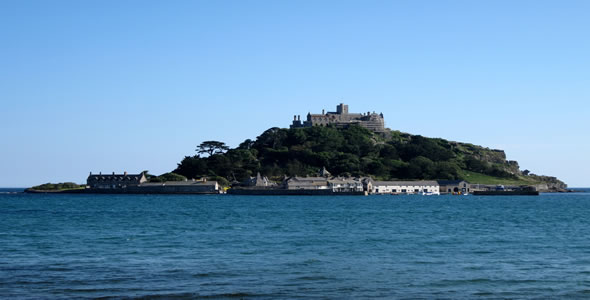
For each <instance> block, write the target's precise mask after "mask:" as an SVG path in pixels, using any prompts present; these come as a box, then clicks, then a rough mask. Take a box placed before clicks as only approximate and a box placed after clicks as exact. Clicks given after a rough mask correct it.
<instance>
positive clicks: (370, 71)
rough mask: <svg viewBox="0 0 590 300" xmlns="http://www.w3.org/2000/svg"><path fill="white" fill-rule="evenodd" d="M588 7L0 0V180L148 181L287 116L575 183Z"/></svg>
mask: <svg viewBox="0 0 590 300" xmlns="http://www.w3.org/2000/svg"><path fill="white" fill-rule="evenodd" d="M589 11H590V1H340V0H339V1H290V2H287V1H158V2H156V1H153V2H151V1H20V0H18V1H6V0H4V1H1V2H0V107H1V109H0V145H1V146H0V186H4V187H7V186H17V187H21V186H22V187H24V186H31V185H35V184H39V183H45V182H61V181H75V182H85V179H86V176H87V175H88V172H90V171H92V172H99V171H102V172H112V171H116V172H123V171H128V172H140V171H142V170H146V169H147V170H150V172H151V173H154V174H160V173H164V172H167V171H170V170H172V169H174V168H175V167H176V164H177V162H179V161H180V160H181V159H182V158H183V157H184V156H185V155H193V154H194V153H195V152H194V149H195V147H196V145H198V144H199V143H200V142H202V141H204V140H212V139H213V140H221V141H224V142H226V143H227V144H229V145H230V146H237V144H239V143H240V142H242V141H243V140H245V139H247V138H255V137H256V136H258V135H259V134H260V133H261V132H262V131H264V130H265V129H267V128H269V127H273V126H279V127H287V126H288V125H289V124H290V122H291V120H292V118H293V115H294V114H300V115H302V116H304V115H305V114H307V112H308V111H312V112H320V111H321V110H322V109H326V110H334V109H335V106H336V105H337V104H338V103H340V102H344V103H347V104H349V105H350V110H351V111H352V112H365V111H369V110H370V111H377V112H383V114H384V115H385V121H386V126H387V127H389V128H392V129H397V130H401V131H405V132H410V133H413V134H421V135H424V136H429V137H443V138H446V139H450V140H456V141H463V142H471V143H474V144H479V145H484V146H487V147H490V148H500V149H504V150H506V153H507V155H508V158H509V159H512V160H518V161H519V162H520V165H521V168H522V169H529V170H531V171H533V172H534V173H537V174H546V175H555V176H557V177H559V178H561V179H563V180H564V181H566V182H567V183H568V184H569V185H570V186H590V173H589V172H588V171H589V170H590V158H589V154H590V141H589V138H588V130H589V129H590V121H589V119H590V38H589V32H590V18H588V12H589Z"/></svg>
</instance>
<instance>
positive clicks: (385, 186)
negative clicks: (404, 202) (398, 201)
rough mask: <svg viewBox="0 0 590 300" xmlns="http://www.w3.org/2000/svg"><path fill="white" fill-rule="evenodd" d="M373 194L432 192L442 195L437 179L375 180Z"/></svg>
mask: <svg viewBox="0 0 590 300" xmlns="http://www.w3.org/2000/svg"><path fill="white" fill-rule="evenodd" d="M371 192H372V193H373V194H431V195H440V188H439V185H438V183H437V182H436V181H375V182H374V183H373V188H372V190H371Z"/></svg>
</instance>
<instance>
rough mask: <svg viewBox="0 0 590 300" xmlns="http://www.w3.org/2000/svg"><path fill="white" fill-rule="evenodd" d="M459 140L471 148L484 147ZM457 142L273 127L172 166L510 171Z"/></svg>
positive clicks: (267, 170)
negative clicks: (229, 145) (203, 155)
mask: <svg viewBox="0 0 590 300" xmlns="http://www.w3.org/2000/svg"><path fill="white" fill-rule="evenodd" d="M209 142H210V141H209ZM217 143H220V144H221V145H225V144H223V143H221V142H217ZM201 145H203V144H201ZM461 145H462V146H464V147H466V148H467V149H468V151H479V153H481V152H482V151H486V150H485V149H484V148H481V147H478V146H473V145H469V144H461ZM456 146H457V143H454V144H451V143H450V142H448V141H446V140H443V139H433V138H425V137H422V136H418V135H410V134H407V133H402V132H399V131H392V132H389V133H387V134H385V135H379V134H375V133H373V132H371V131H369V130H367V129H365V128H363V127H360V126H350V127H348V128H335V127H330V126H327V127H323V126H315V127H307V128H297V129H284V128H277V127H274V128H270V129H268V130H266V131H264V132H263V133H262V134H261V135H260V136H259V137H257V138H256V140H254V141H253V140H249V139H248V140H246V141H244V142H243V143H241V144H240V145H239V146H238V147H237V148H235V149H229V150H228V151H227V152H225V153H222V152H223V151H213V152H210V154H211V155H209V156H207V157H200V156H187V157H185V158H184V159H183V160H182V161H181V162H180V163H179V164H178V168H177V169H176V170H174V172H175V173H177V174H181V175H183V176H186V177H187V178H198V177H202V176H208V177H210V178H212V177H216V176H217V177H218V178H225V179H227V180H229V181H243V180H244V179H247V178H248V177H249V176H255V175H256V173H257V172H260V173H261V174H264V175H266V176H268V177H274V178H275V179H276V178H279V177H281V176H283V175H289V176H292V175H300V176H305V175H317V173H318V170H319V169H321V168H322V167H326V168H327V169H328V170H329V171H330V172H331V173H332V174H333V175H342V176H345V175H353V176H372V177H374V178H376V179H381V180H390V179H460V175H459V174H461V170H462V169H466V170H470V171H474V172H480V173H484V174H489V175H492V176H501V177H506V176H512V175H511V174H510V173H508V172H507V171H506V170H505V168H504V166H503V165H501V164H500V165H499V164H492V163H489V162H485V161H482V160H480V159H479V158H478V157H476V156H474V155H472V154H470V152H465V151H463V150H457V147H456ZM199 147H200V146H199ZM470 149H471V150H470ZM207 153H209V152H207Z"/></svg>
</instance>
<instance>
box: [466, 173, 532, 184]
mask: <svg viewBox="0 0 590 300" xmlns="http://www.w3.org/2000/svg"><path fill="white" fill-rule="evenodd" d="M460 175H461V176H462V177H463V178H465V180H467V181H468V182H469V183H479V184H490V185H495V184H496V185H497V184H502V185H535V184H539V183H541V182H539V181H536V180H533V179H529V178H526V177H523V176H519V179H506V178H498V177H493V176H489V175H485V174H481V173H475V172H471V171H466V170H461V174H460Z"/></svg>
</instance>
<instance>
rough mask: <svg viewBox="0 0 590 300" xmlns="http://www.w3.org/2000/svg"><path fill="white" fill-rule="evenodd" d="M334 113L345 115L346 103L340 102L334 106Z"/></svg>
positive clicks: (346, 112)
mask: <svg viewBox="0 0 590 300" xmlns="http://www.w3.org/2000/svg"><path fill="white" fill-rule="evenodd" d="M336 113H337V114H339V115H347V114H348V105H346V104H343V103H340V105H338V106H336Z"/></svg>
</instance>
